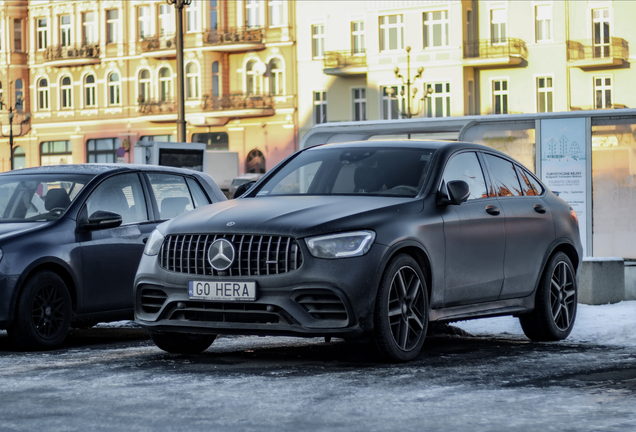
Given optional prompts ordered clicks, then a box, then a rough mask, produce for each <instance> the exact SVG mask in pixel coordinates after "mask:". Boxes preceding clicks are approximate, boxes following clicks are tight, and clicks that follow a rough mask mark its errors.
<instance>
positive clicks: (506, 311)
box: [429, 295, 534, 322]
mask: <svg viewBox="0 0 636 432" xmlns="http://www.w3.org/2000/svg"><path fill="white" fill-rule="evenodd" d="M533 309H534V295H531V296H528V297H524V298H517V299H509V300H495V301H492V302H485V303H477V304H472V305H466V306H453V307H448V308H439V309H433V310H431V312H430V316H429V319H430V321H431V322H433V321H439V322H450V321H461V320H468V319H476V318H486V317H495V316H503V315H521V314H524V313H528V312H532V310H533Z"/></svg>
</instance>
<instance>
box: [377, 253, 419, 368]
mask: <svg viewBox="0 0 636 432" xmlns="http://www.w3.org/2000/svg"><path fill="white" fill-rule="evenodd" d="M427 327H428V292H427V289H426V279H425V278H424V274H423V273H422V270H421V269H420V266H419V265H418V264H417V262H416V261H415V260H414V259H413V258H412V257H410V256H409V255H398V256H396V257H395V258H393V259H392V260H391V261H390V262H389V265H388V266H387V269H386V271H385V273H384V276H383V277H382V280H381V282H380V287H379V289H378V297H377V299H376V305H375V314H374V339H375V343H376V346H377V348H378V351H379V353H380V355H381V356H382V357H383V358H384V359H386V360H390V361H394V362H405V361H409V360H413V359H414V358H415V357H416V356H417V355H418V353H419V352H420V350H421V349H422V345H423V344H424V338H425V337H426V329H427Z"/></svg>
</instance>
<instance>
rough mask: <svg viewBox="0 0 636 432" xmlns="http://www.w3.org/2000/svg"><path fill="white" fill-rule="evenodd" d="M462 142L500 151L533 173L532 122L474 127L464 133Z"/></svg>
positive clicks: (533, 132) (533, 140) (533, 142)
mask: <svg viewBox="0 0 636 432" xmlns="http://www.w3.org/2000/svg"><path fill="white" fill-rule="evenodd" d="M462 140H463V141H468V142H474V143H477V144H483V145H486V146H488V147H492V148H494V149H496V150H500V151H502V152H504V153H505V154H507V155H508V156H511V157H512V158H514V159H515V160H517V161H519V162H521V163H522V164H523V165H524V166H525V167H527V168H528V169H530V171H532V172H534V171H535V143H536V139H535V129H534V122H523V123H512V122H511V123H497V124H489V125H475V126H472V127H469V128H468V129H467V130H466V131H465V133H464V136H463V137H462Z"/></svg>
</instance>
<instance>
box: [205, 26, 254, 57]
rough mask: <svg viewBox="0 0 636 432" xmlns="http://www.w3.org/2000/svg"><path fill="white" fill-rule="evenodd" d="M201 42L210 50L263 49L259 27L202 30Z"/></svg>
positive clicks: (240, 50)
mask: <svg viewBox="0 0 636 432" xmlns="http://www.w3.org/2000/svg"><path fill="white" fill-rule="evenodd" d="M203 44H204V45H205V46H206V47H208V49H209V50H210V51H219V52H229V53H238V52H245V51H257V50H262V49H265V45H264V43H263V29H262V28H261V27H248V28H244V27H240V28H233V27H229V28H225V29H214V30H212V29H208V30H206V31H204V32H203Z"/></svg>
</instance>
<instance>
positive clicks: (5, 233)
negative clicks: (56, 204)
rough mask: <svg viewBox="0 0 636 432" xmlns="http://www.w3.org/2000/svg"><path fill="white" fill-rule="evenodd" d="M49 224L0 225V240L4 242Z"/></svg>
mask: <svg viewBox="0 0 636 432" xmlns="http://www.w3.org/2000/svg"><path fill="white" fill-rule="evenodd" d="M50 223H51V222H16V223H11V222H9V223H0V240H5V239H7V238H10V237H14V236H17V235H20V234H24V233H26V232H29V231H35V230H37V229H39V228H41V227H43V226H46V225H49V224H50Z"/></svg>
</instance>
